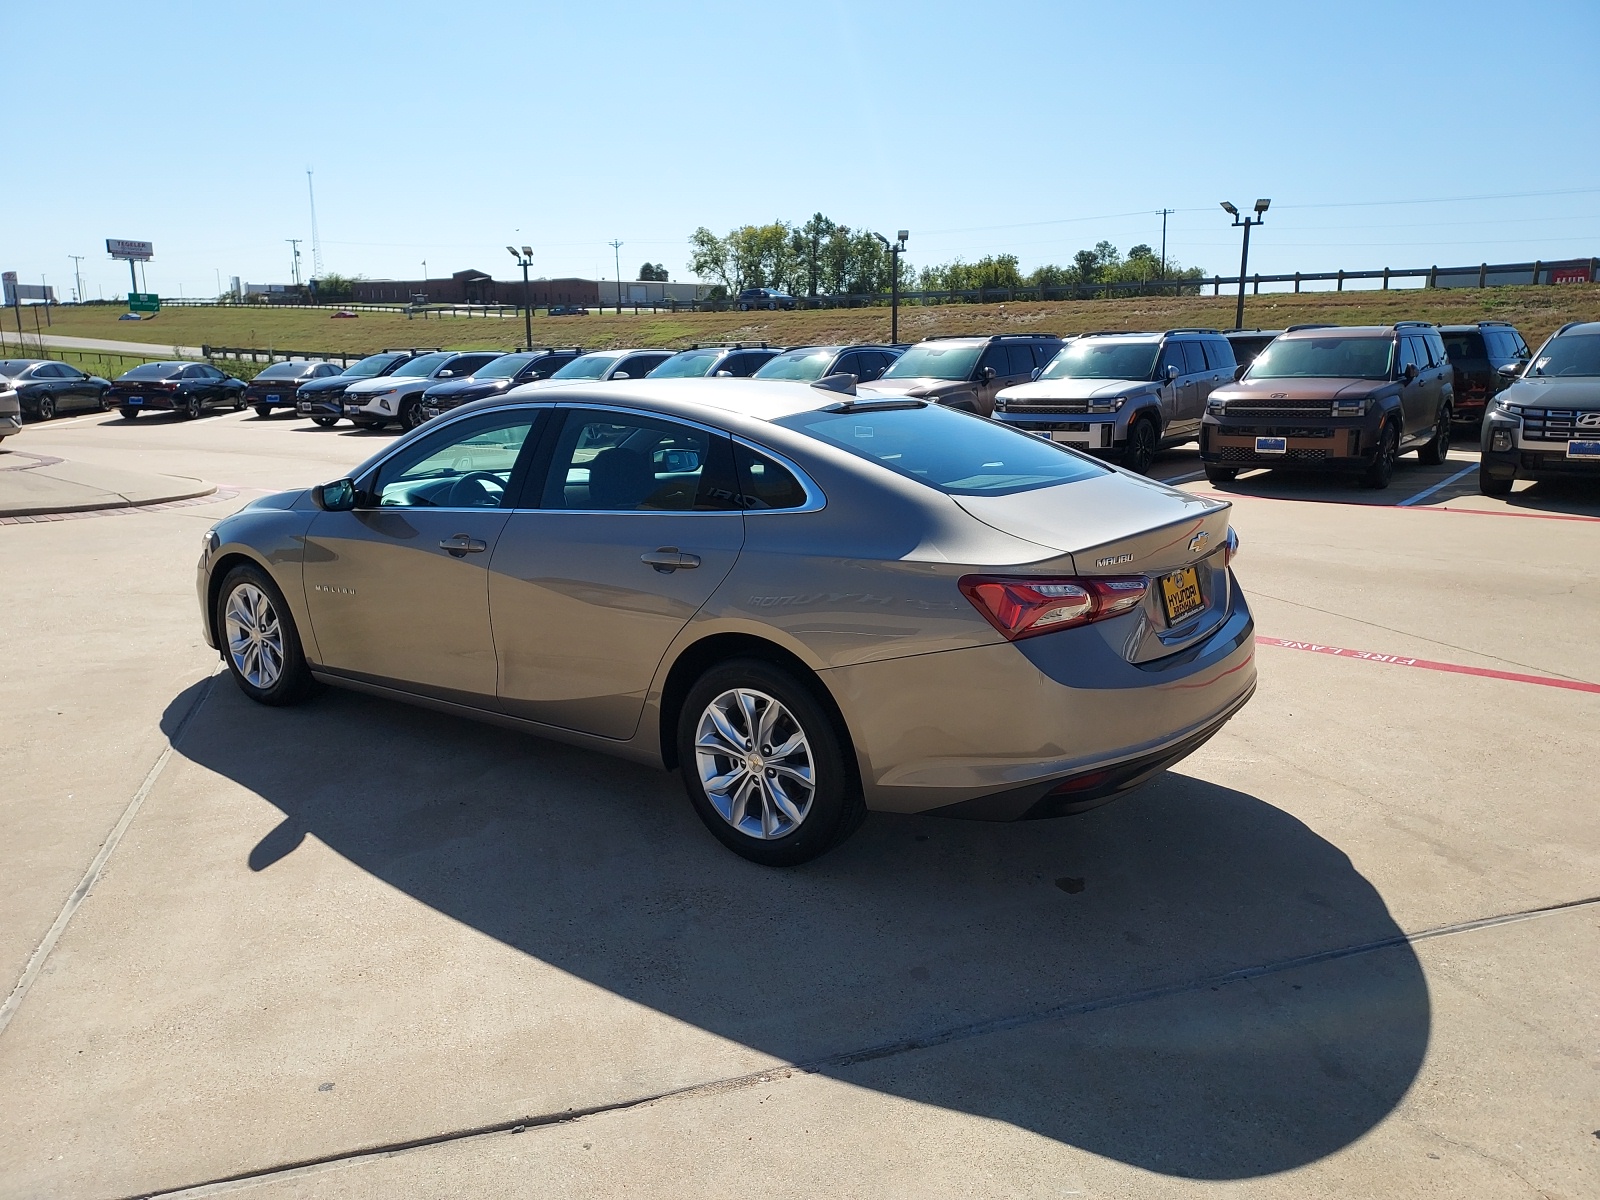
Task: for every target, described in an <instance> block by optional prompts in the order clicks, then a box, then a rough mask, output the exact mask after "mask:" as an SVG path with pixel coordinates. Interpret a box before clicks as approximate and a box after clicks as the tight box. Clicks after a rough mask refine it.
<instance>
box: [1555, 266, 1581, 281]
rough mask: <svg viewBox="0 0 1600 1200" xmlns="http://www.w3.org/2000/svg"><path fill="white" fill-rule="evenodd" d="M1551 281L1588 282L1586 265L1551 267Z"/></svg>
mask: <svg viewBox="0 0 1600 1200" xmlns="http://www.w3.org/2000/svg"><path fill="white" fill-rule="evenodd" d="M1550 282H1551V283H1588V282H1589V268H1588V267H1551V268H1550Z"/></svg>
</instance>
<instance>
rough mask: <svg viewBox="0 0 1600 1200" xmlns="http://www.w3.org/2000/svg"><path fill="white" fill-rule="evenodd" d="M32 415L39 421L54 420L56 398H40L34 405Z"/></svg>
mask: <svg viewBox="0 0 1600 1200" xmlns="http://www.w3.org/2000/svg"><path fill="white" fill-rule="evenodd" d="M34 414H35V415H36V416H37V417H38V418H39V420H41V421H53V420H55V415H56V398H55V397H54V396H40V397H39V399H38V401H37V402H36V403H35V404H34Z"/></svg>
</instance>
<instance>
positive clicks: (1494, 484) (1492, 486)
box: [1478, 463, 1517, 496]
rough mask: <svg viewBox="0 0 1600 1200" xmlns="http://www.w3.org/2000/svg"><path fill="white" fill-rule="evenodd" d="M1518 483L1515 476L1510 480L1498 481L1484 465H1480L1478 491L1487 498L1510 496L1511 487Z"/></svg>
mask: <svg viewBox="0 0 1600 1200" xmlns="http://www.w3.org/2000/svg"><path fill="white" fill-rule="evenodd" d="M1516 481H1517V480H1516V476H1514V475H1513V476H1512V477H1511V478H1510V479H1496V478H1495V477H1494V476H1493V475H1491V474H1489V472H1488V471H1487V470H1486V469H1485V468H1484V466H1483V464H1482V463H1479V464H1478V490H1479V491H1480V492H1482V493H1483V494H1484V495H1485V496H1509V495H1510V494H1511V485H1512V484H1514V483H1515V482H1516Z"/></svg>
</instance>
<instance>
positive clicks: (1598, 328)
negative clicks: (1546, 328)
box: [1554, 321, 1600, 337]
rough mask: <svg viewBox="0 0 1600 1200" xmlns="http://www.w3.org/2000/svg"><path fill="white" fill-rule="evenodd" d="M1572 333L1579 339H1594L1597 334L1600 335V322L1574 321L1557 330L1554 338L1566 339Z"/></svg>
mask: <svg viewBox="0 0 1600 1200" xmlns="http://www.w3.org/2000/svg"><path fill="white" fill-rule="evenodd" d="M1572 333H1575V334H1577V335H1578V336H1579V337H1593V336H1594V335H1595V334H1600V321H1573V322H1571V323H1569V324H1567V325H1563V326H1562V327H1561V328H1560V329H1558V330H1556V331H1555V334H1554V336H1556V337H1565V336H1566V335H1568V334H1572Z"/></svg>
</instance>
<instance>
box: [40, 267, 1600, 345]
mask: <svg viewBox="0 0 1600 1200" xmlns="http://www.w3.org/2000/svg"><path fill="white" fill-rule="evenodd" d="M1234 304H1235V298H1234V297H1231V296H1226V295H1224V296H1219V297H1212V296H1209V295H1207V296H1183V297H1176V298H1174V297H1161V298H1154V297H1140V298H1136V299H1128V300H1077V301H1073V300H1068V301H1052V302H1049V303H1040V302H1038V301H1027V300H1019V301H1016V302H1014V303H1009V304H948V305H930V306H905V307H902V308H901V310H900V337H901V340H902V341H908V342H909V341H918V340H920V339H921V338H925V337H929V336H931V335H934V334H978V333H1020V332H1044V333H1058V334H1069V333H1081V332H1084V331H1085V330H1090V329H1172V328H1178V327H1181V326H1200V327H1202V328H1215V329H1229V328H1232V326H1233V315H1234ZM121 311H122V310H121V309H120V308H118V307H116V306H112V305H103V306H101V305H95V306H90V307H85V308H63V309H57V310H55V312H54V313H53V314H52V315H53V324H52V326H51V327H50V329H49V330H48V331H47V332H48V333H52V334H63V335H68V336H72V337H95V338H105V339H109V340H116V341H131V342H147V343H151V344H153V345H157V346H200V345H211V346H242V347H251V348H258V349H268V348H274V349H275V348H288V349H291V350H297V351H303V350H314V351H329V352H345V353H349V352H353V351H356V352H365V351H371V350H377V349H382V348H384V347H388V346H439V347H443V348H447V349H475V348H489V349H503V350H510V349H513V348H514V347H516V346H518V345H520V344H521V342H522V340H523V322H522V320H521V317H520V314H519V315H515V316H511V317H506V318H499V317H472V318H468V317H447V316H446V317H433V316H427V317H424V316H421V315H418V316H415V317H410V318H408V317H406V316H405V314H404V313H401V312H395V313H382V312H363V313H361V315H360V317H359V318H358V319H356V320H333V319H331V310H327V309H272V308H268V307H266V306H262V305H242V306H238V307H220V308H168V309H164V310H163V311H162V312H161V313H160V314H159V315H158V316H156V317H154V318H153V319H150V320H146V321H142V322H140V323H138V324H134V323H133V322H121V321H118V319H117V318H118V316H119V314H120V312H121ZM1597 319H1600V285H1597V284H1566V285H1559V286H1549V287H1505V288H1484V289H1479V288H1451V289H1445V288H1435V289H1415V288H1413V289H1404V290H1401V289H1396V290H1392V291H1361V292H1355V291H1351V292H1308V293H1301V294H1299V295H1294V294H1292V293H1272V294H1264V295H1260V296H1247V297H1246V298H1245V325H1246V326H1247V327H1250V328H1260V329H1281V328H1283V327H1285V326H1287V325H1300V324H1307V323H1310V322H1315V321H1326V322H1329V323H1331V324H1336V325H1362V324H1388V323H1391V322H1394V321H1434V322H1437V323H1439V324H1455V323H1461V322H1469V321H1484V320H1499V321H1510V322H1512V323H1513V324H1514V325H1516V326H1517V328H1518V329H1519V330H1521V331H1522V335H1523V336H1524V337H1525V338H1526V339H1527V340H1528V341H1529V343H1531V344H1533V345H1535V346H1537V345H1538V343H1539V342H1540V341H1542V340H1543V339H1544V338H1545V337H1546V336H1547V335H1548V334H1549V333H1550V332H1551V331H1553V330H1554V329H1556V328H1557V327H1558V326H1560V325H1562V324H1563V323H1565V322H1567V321H1574V320H1597ZM27 332H28V333H32V330H31V329H30V330H28V331H27ZM533 336H534V340H535V342H537V343H539V344H541V345H560V346H571V345H579V346H583V347H584V348H586V349H596V350H601V349H607V348H611V347H619V346H668V347H682V346H688V345H691V344H693V343H696V342H718V341H748V342H760V341H766V342H771V343H773V344H781V345H790V346H792V345H804V344H826V343H831V342H853V341H881V340H884V339H886V338H888V336H889V310H888V308H887V307H881V308H851V309H816V310H807V311H796V312H763V313H741V312H680V313H666V312H658V313H652V312H649V311H647V310H646V311H641V312H639V313H637V314H635V313H634V312H632V311H631V310H626V309H625V310H624V311H623V312H622V313H621V314H620V315H619V314H617V313H615V312H605V313H601V312H598V311H595V312H593V313H592V315H590V316H587V317H547V316H545V315H543V314H542V313H541V314H539V315H537V316H535V318H534V321H533Z"/></svg>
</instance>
